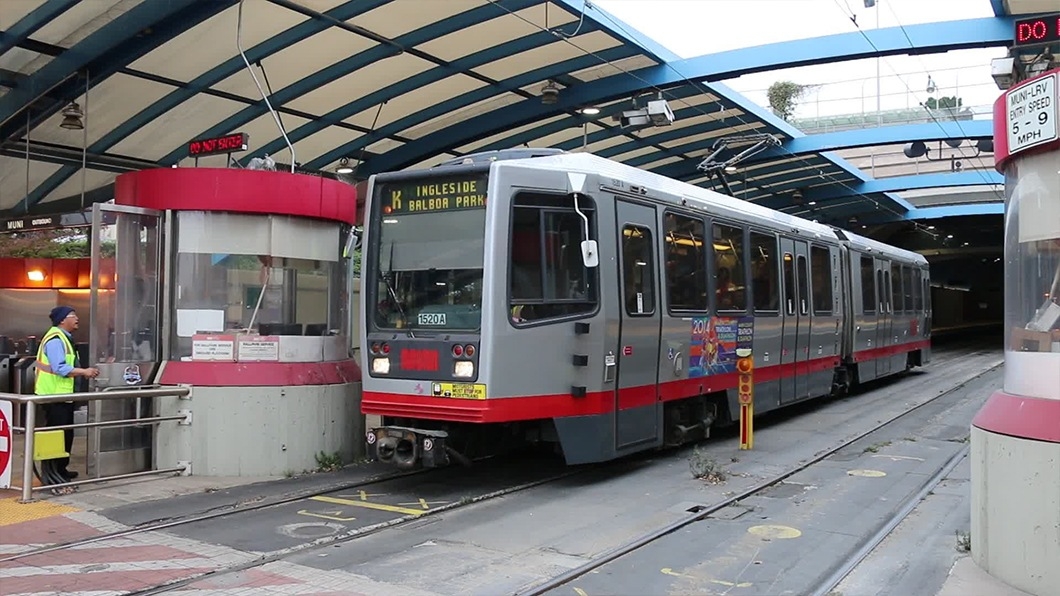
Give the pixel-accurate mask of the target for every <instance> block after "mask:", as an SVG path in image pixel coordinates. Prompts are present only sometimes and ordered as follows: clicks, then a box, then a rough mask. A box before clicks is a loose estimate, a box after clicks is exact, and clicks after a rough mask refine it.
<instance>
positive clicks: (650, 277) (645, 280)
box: [622, 225, 655, 316]
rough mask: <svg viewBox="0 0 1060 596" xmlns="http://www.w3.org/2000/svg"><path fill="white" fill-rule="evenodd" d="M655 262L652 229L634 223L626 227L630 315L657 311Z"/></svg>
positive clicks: (624, 271) (624, 279) (625, 279)
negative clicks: (653, 268)
mask: <svg viewBox="0 0 1060 596" xmlns="http://www.w3.org/2000/svg"><path fill="white" fill-rule="evenodd" d="M653 262H654V257H653V256H652V239H651V230H648V229H647V228H642V227H640V226H633V225H627V226H626V227H624V228H622V282H623V284H622V285H623V287H624V288H625V296H624V299H625V303H626V312H627V313H628V314H630V315H633V316H637V315H650V314H652V313H654V312H655V290H654V288H655V280H654V273H653V271H652V263H653Z"/></svg>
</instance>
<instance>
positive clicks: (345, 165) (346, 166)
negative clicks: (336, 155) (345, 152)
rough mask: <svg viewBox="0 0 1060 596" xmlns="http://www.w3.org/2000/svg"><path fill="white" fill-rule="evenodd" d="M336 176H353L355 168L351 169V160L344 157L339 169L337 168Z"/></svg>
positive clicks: (340, 161)
mask: <svg viewBox="0 0 1060 596" xmlns="http://www.w3.org/2000/svg"><path fill="white" fill-rule="evenodd" d="M335 173H336V174H352V173H353V168H351V167H350V160H349V158H347V157H343V158H342V159H340V160H339V167H337V168H335Z"/></svg>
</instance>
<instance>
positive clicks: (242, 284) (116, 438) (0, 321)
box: [0, 168, 363, 478]
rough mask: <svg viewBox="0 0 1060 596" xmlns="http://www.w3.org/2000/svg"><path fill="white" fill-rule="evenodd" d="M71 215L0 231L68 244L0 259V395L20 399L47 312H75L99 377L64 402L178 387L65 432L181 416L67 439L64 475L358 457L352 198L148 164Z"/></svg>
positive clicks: (101, 411)
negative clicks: (69, 456)
mask: <svg viewBox="0 0 1060 596" xmlns="http://www.w3.org/2000/svg"><path fill="white" fill-rule="evenodd" d="M78 215H80V214H75V215H69V216H64V217H62V218H60V217H58V216H57V217H54V218H49V217H37V218H25V219H24V220H15V221H18V222H20V223H13V222H6V224H5V225H6V227H7V229H6V230H4V231H2V232H0V234H4V235H5V236H7V238H6V239H3V238H0V241H4V242H12V243H13V242H16V241H17V240H18V239H19V238H25V237H27V236H28V235H30V234H32V233H37V234H39V233H40V232H41V231H42V230H48V231H49V232H50V233H51V234H52V236H53V238H52V239H51V240H50V242H58V243H72V244H78V245H79V246H81V250H80V253H79V252H78V251H77V250H69V251H54V250H53V251H51V252H60V253H63V254H62V255H61V256H58V257H56V258H31V257H10V258H6V259H3V260H0V391H6V392H13V393H24V394H30V393H33V383H34V380H35V374H34V373H35V367H34V362H35V359H36V355H37V346H38V343H37V342H38V339H39V338H40V337H42V336H43V334H44V332H45V331H46V330H47V329H48V328H49V326H50V322H49V320H48V313H49V312H50V310H51V309H52V308H54V307H55V306H58V305H68V306H71V307H73V308H74V309H76V310H77V313H78V315H79V318H80V327H79V329H78V330H77V331H76V332H75V333H74V334H73V336H74V337H73V339H74V343H75V345H76V348H77V350H78V352H79V355H80V359H81V363H82V366H94V367H96V368H98V369H99V370H100V375H99V377H98V378H96V379H94V380H92V381H91V382H87V381H85V382H83V383H82V384H81V385H82V387H80V389H81V390H87V391H108V390H115V389H132V388H136V387H152V386H174V385H181V386H188V387H190V388H191V392H190V393H189V394H188V395H187V396H183V397H143V398H136V399H118V400H107V401H95V402H88V405H87V408H82V409H81V410H80V411H79V412H78V415H76V416H75V422H86V421H87V422H103V421H108V420H131V419H133V420H134V419H138V418H146V417H149V416H163V417H165V416H174V415H178V414H181V415H184V416H185V419H184V420H183V421H181V422H180V423H147V424H143V425H122V426H119V427H114V428H110V427H93V428H87V429H78V433H77V435H76V436H79V437H82V438H81V439H80V442H78V439H77V438H76V437H75V447H74V450H73V451H74V452H75V458H74V462H75V465H76V462H77V461H78V459H77V457H76V455H77V454H78V452H80V454H81V455H83V456H84V469H85V471H86V472H87V474H88V477H90V478H100V477H107V476H114V475H121V474H125V473H132V472H139V471H145V470H151V469H167V468H172V467H176V466H184V467H185V468H186V473H191V474H194V475H206V476H277V475H283V474H288V473H291V472H302V471H303V470H313V469H315V468H316V467H318V464H317V462H316V459H315V458H316V456H317V454H319V453H320V452H324V453H325V454H328V455H333V454H338V455H340V456H341V457H342V458H343V459H344V460H346V461H349V459H351V458H352V457H353V456H354V455H356V454H357V453H358V452H359V451H360V450H361V449H362V448H363V417H362V416H361V414H360V368H359V366H358V365H357V363H356V361H355V359H354V357H353V354H354V352H353V343H354V342H353V339H352V335H353V334H352V333H351V310H352V308H353V305H352V303H351V296H352V295H353V293H352V291H353V288H354V286H353V285H352V282H353V280H352V279H351V278H352V275H351V272H352V269H353V268H352V265H353V259H352V258H351V257H352V256H353V255H352V252H351V248H352V246H351V240H353V239H355V238H356V237H355V236H354V235H353V234H352V233H351V231H352V226H353V224H354V222H355V218H356V215H357V197H356V191H355V189H354V187H352V186H350V185H348V184H345V183H343V182H339V181H337V180H332V179H328V178H323V177H318V176H311V175H303V174H294V173H289V172H273V171H261V170H244V169H224V168H161V169H152V170H144V171H140V172H132V173H127V174H123V175H121V176H119V177H118V178H117V180H116V182H115V195H114V202H113V204H96V205H94V206H93V207H92V210H91V212H86V213H85V214H83V215H81V217H80V221H76V220H77V219H78ZM46 220H48V221H46ZM9 246H10V245H9ZM70 255H73V256H70ZM62 257H65V258H62ZM85 385H88V386H85ZM23 407H24V406H23ZM15 417H16V426H17V420H18V419H19V414H18V413H16V414H15ZM38 420H41V421H42V423H43V419H42V418H40V417H38ZM40 425H41V424H38V426H40ZM72 468H73V469H77V468H76V467H74V466H72Z"/></svg>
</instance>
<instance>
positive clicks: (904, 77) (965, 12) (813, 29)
mask: <svg viewBox="0 0 1060 596" xmlns="http://www.w3.org/2000/svg"><path fill="white" fill-rule="evenodd" d="M591 1H592V3H593V4H594V5H595V6H598V7H599V8H601V9H603V10H605V11H607V12H609V13H611V14H612V15H613V16H615V17H617V18H618V19H620V20H622V21H624V22H625V23H626V24H628V25H629V26H632V27H633V28H634V29H636V30H638V31H640V32H641V33H643V34H644V35H646V36H648V37H650V38H652V39H654V40H655V41H656V42H657V43H659V44H660V45H662V46H664V47H666V48H667V49H669V50H670V51H672V52H673V53H675V54H677V55H678V56H681V57H682V58H691V57H695V56H701V55H704V54H712V53H718V52H725V51H727V50H732V49H736V48H743V47H750V46H756V45H766V44H770V43H775V42H781V41H790V40H795V39H805V38H811V37H819V36H823V35H832V34H836V33H857V31H858V29H857V26H855V24H854V23H853V22H851V15H856V18H857V24H858V25H859V26H860V27H861V28H862V29H863V30H869V29H874V28H875V27H876V26H877V19H879V26H880V27H881V28H882V27H898V26H908V25H914V24H920V23H935V22H945V21H953V20H963V19H974V18H983V17H992V16H993V14H994V13H993V10H992V9H991V7H990V2H989V0H878V1H877V2H876V6H875V7H873V8H865V6H864V0H591ZM1004 55H1005V49H1004V48H987V49H980V50H960V51H953V52H947V53H945V54H929V55H920V56H892V57H888V58H883V59H881V60H879V72H880V82H879V95H880V98H879V101H880V105H881V106H882V107H883V109H884V110H890V109H898V108H906V107H916V106H917V105H918V104H919V103H920V102H923V101H925V100H926V99H927V98H928V97H929V96H930V95H929V94H928V92H927V87H928V77H929V76H930V77H931V81H933V82H934V84H935V86H936V87H937V91H936V92H935V96H936V97H938V96H952V95H958V96H959V97H961V98H962V100H963V105H964V106H965V107H972V108H976V111H983V112H985V117H987V118H989V106H990V105H991V104H993V102H994V100H995V99H996V98H997V97H998V96H999V95H1000V94H1001V91H1000V90H999V89H998V88H997V86H996V85H995V84H994V81H993V79H991V77H990V60H991V59H993V58H998V57H1003V56H1004ZM876 69H877V60H876V59H868V60H856V61H850V62H840V63H833V64H825V65H821V66H809V67H802V68H793V69H787V70H774V71H771V72H765V73H757V74H753V75H746V76H743V77H739V78H737V79H731V80H728V81H725V83H726V84H728V85H729V86H730V87H732V88H734V89H736V90H737V91H739V92H741V93H743V94H744V95H745V96H747V97H748V98H749V99H751V100H752V101H754V102H756V103H758V104H760V105H763V106H766V105H768V102H767V100H766V94H765V90H766V89H767V88H768V87H769V85H771V84H772V83H774V82H776V81H778V80H788V81H793V82H795V83H799V84H803V85H811V88H810V90H809V91H808V92H807V93H806V94H805V95H804V96H803V97H802V98H801V99H800V103H799V105H798V108H797V109H796V111H795V114H794V115H795V117H796V118H812V117H816V116H826V115H836V114H856V113H862V112H866V113H869V112H875V109H876V102H877V84H876V80H877V79H876Z"/></svg>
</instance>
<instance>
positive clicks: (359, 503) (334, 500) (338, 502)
mask: <svg viewBox="0 0 1060 596" xmlns="http://www.w3.org/2000/svg"><path fill="white" fill-rule="evenodd" d="M309 498H310V499H312V500H314V501H321V502H324V503H334V504H335V505H349V506H351V507H364V508H365V509H377V510H379V511H389V512H391V513H403V514H405V515H423V510H422V509H409V508H408V507H398V506H396V505H383V504H382V503H370V502H368V501H351V500H350V499H340V498H338V497H309Z"/></svg>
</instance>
